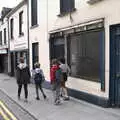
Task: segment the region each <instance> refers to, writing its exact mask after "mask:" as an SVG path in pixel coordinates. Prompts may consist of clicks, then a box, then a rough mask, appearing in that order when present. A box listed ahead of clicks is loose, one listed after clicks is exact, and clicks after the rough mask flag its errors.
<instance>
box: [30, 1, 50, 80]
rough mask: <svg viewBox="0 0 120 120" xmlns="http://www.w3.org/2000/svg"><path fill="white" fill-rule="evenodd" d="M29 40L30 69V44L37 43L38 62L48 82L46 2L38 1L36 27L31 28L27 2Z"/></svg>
mask: <svg viewBox="0 0 120 120" xmlns="http://www.w3.org/2000/svg"><path fill="white" fill-rule="evenodd" d="M29 8H30V9H29V16H30V18H29V20H30V23H29V27H30V33H29V36H30V37H29V39H30V44H29V45H30V68H31V69H32V43H35V42H38V43H39V62H40V64H41V68H42V69H43V71H44V74H45V77H46V80H49V40H48V34H47V31H48V30H47V0H38V26H37V27H35V28H31V0H30V1H29Z"/></svg>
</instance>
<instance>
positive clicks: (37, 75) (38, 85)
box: [34, 63, 46, 100]
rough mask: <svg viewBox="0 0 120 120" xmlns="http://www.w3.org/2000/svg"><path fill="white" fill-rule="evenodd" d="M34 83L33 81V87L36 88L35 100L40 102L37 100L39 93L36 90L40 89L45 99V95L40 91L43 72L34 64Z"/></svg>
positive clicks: (37, 64) (38, 65) (43, 78)
mask: <svg viewBox="0 0 120 120" xmlns="http://www.w3.org/2000/svg"><path fill="white" fill-rule="evenodd" d="M34 73H35V74H34V81H35V87H36V100H40V98H39V92H38V89H39V88H40V90H41V93H42V95H43V97H44V99H46V95H45V93H44V91H43V89H42V83H43V81H44V80H45V77H44V74H43V70H42V69H40V64H39V63H36V64H35V71H34Z"/></svg>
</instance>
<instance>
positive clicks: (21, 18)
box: [19, 11, 24, 35]
mask: <svg viewBox="0 0 120 120" xmlns="http://www.w3.org/2000/svg"><path fill="white" fill-rule="evenodd" d="M22 30H23V11H22V12H20V13H19V35H23V34H24V33H23V31H22Z"/></svg>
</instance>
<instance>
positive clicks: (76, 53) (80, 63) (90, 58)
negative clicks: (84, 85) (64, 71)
mask: <svg viewBox="0 0 120 120" xmlns="http://www.w3.org/2000/svg"><path fill="white" fill-rule="evenodd" d="M102 32H103V31H91V32H85V33H82V34H79V35H76V36H72V37H71V45H70V46H71V48H70V52H71V57H70V59H71V60H70V61H71V63H70V64H71V71H72V76H74V77H79V78H83V79H88V80H93V81H99V80H100V75H99V70H100V65H99V63H100V58H99V57H100V44H99V43H100V40H103V39H101V36H100V35H101V33H102Z"/></svg>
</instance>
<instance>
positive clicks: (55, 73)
mask: <svg viewBox="0 0 120 120" xmlns="http://www.w3.org/2000/svg"><path fill="white" fill-rule="evenodd" d="M50 78H51V85H52V90H53V95H54V104H55V105H58V104H60V87H61V82H60V80H61V69H60V68H59V64H58V61H57V59H53V60H52V67H51V69H50Z"/></svg>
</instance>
